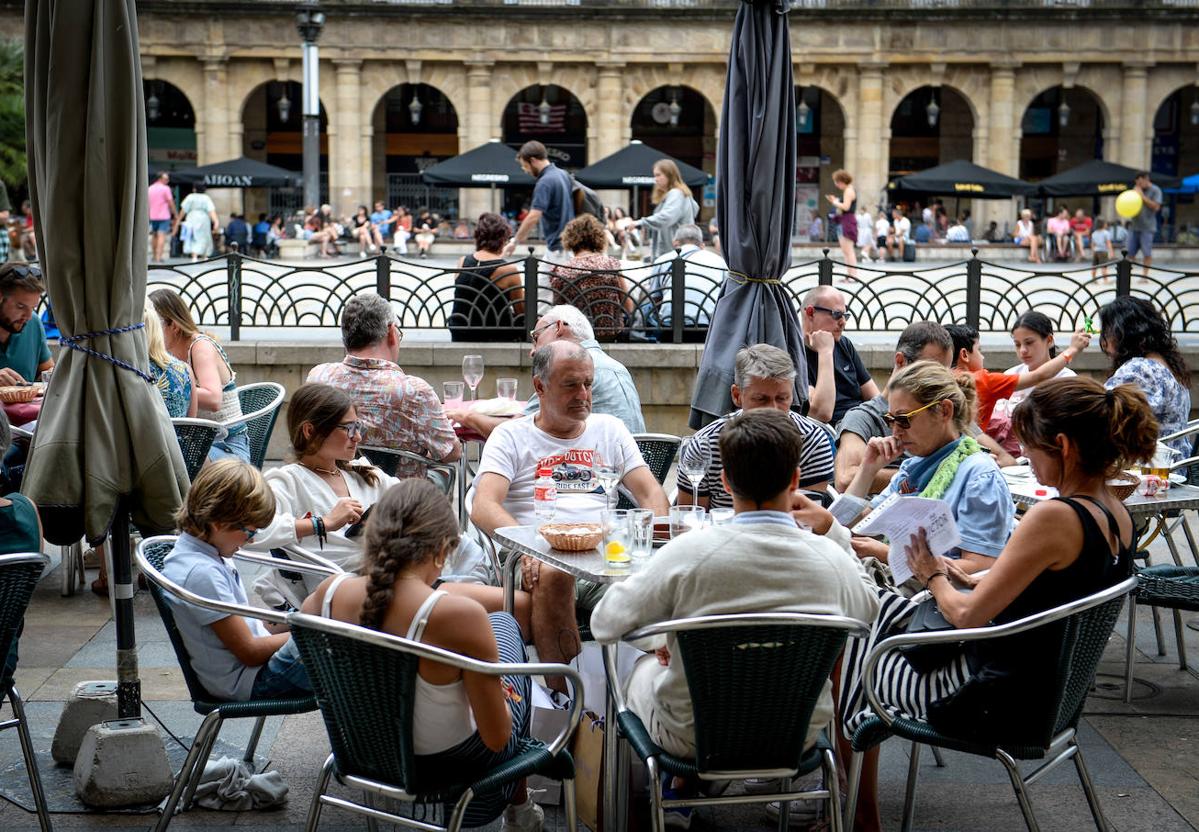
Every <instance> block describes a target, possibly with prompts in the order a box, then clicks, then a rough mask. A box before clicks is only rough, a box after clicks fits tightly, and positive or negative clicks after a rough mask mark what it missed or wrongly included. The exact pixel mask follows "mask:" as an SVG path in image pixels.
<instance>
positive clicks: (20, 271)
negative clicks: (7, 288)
mask: <svg viewBox="0 0 1199 832" xmlns="http://www.w3.org/2000/svg"><path fill="white" fill-rule="evenodd" d="M2 271H4V272H7V273H8V274H15V275H16V276H17V277H35V278H37V279H38V280H41V277H42V270H41V269H39V268H38V267H37V266H18V265H16V264H13V263H9V264H7V265H5V266H4V268H3V270H2Z"/></svg>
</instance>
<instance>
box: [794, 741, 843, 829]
mask: <svg viewBox="0 0 1199 832" xmlns="http://www.w3.org/2000/svg"><path fill="white" fill-rule="evenodd" d="M838 780H839V778H838V776H837V758H836V757H834V756H833V752H832V751H826V752H824V782H825V788H827V789H828V818H829V832H841V830H842V829H844V828H845V821H844V819H843V818H842V817H841V784H840V783H839V782H838ZM784 832H786V830H784Z"/></svg>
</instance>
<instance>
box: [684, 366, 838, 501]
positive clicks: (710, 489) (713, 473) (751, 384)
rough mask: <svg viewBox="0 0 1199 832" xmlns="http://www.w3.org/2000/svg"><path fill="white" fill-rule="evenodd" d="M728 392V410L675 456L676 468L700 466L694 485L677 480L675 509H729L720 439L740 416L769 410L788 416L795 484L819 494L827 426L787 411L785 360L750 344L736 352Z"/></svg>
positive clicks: (829, 462) (789, 393)
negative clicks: (797, 444) (795, 454)
mask: <svg viewBox="0 0 1199 832" xmlns="http://www.w3.org/2000/svg"><path fill="white" fill-rule="evenodd" d="M733 378H734V381H733V386H732V389H731V391H730V392H731V394H732V398H733V404H734V405H736V406H737V408H738V409H737V410H735V411H734V412H732V413H730V414H728V415H726V416H722V417H721V418H719V419H717V420H716V421H714V422H712V423H711V424H709V425H707V426H706V427H704V428H702V429H700V430H698V431H696V432H695V433H694V434H692V435H691V437H690V438H689V439H688V440H687V441H686V442H684V443H683V447H682V450H681V451H680V452H679V470H680V471H682V470H684V469H685V468H687V467H688V466H689V465H691V464H694V465H695V466H697V467H699V466H700V464H701V463H703V465H705V466H706V469H705V471H704V476H703V478H702V479H701V480H700V481H699V483H698V484H693V483H691V482H689V481H688V478H687V477H685V476H680V477H679V496H678V502H679V505H691V504H698V505H701V506H705V507H707V508H732V505H733V498H732V496H731V495H730V494H729V493H728V491H727V490H726V489H725V487H724V483H723V481H722V480H721V477H720V475H721V472H722V471H723V470H724V466H723V465H722V464H721V460H720V436H721V434H722V433H723V432H724V429H725V427H726V426H727V425H728V424H729V422H730V421H731V420H733V419H734V418H736V417H737V416H738V415H739V414H740V413H742V412H744V411H749V410H756V409H758V408H760V407H770V408H773V409H775V410H780V411H783V412H784V413H787V414H788V415H789V416H790V417H791V421H792V422H794V423H795V427H796V428H798V429H799V433H800V436H801V438H802V440H803V451H802V452H801V453H800V457H799V469H800V476H799V486H800V488H808V489H815V490H820V489H823V488H824V487H825V486H826V485H828V484H829V483H830V482H831V481H832V479H833V437H832V434H831V433H830V432H829V429H828V427H826V426H825V425H823V424H821V423H820V422H817V421H816V420H815V419H811V418H809V417H807V416H803V415H801V414H799V413H796V412H795V411H793V410H792V409H791V405H792V402H793V399H794V395H795V364H794V363H792V361H791V356H789V355H787V353H785V352H784V351H783V350H780V349H779V348H778V347H772V346H770V345H769V344H755V345H754V346H752V347H745V348H743V349H742V350H740V351H739V352H738V353H737V362H736V367H735V371H734V376H733Z"/></svg>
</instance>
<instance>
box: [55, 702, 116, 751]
mask: <svg viewBox="0 0 1199 832" xmlns="http://www.w3.org/2000/svg"><path fill="white" fill-rule="evenodd" d="M116 718H117V683H116V682H80V683H79V684H77V685H75V689H74V690H72V691H71V695H70V697H69V698H68V699H67V703H66V704H65V705H63V708H62V716H61V717H59V718H58V728H56V729H55V731H54V742H53V743H52V744H51V746H50V755H51V756H52V757H53V758H54V762H56V763H60V764H62V765H68V766H69V765H74V764H75V760H76V758H77V757H78V756H79V748H80V746H82V745H83V738H84V736H86V735H87V729H89V728H91V727H92V726H93V725H97V724H99V723H101V722H107V721H108V720H111V719H116Z"/></svg>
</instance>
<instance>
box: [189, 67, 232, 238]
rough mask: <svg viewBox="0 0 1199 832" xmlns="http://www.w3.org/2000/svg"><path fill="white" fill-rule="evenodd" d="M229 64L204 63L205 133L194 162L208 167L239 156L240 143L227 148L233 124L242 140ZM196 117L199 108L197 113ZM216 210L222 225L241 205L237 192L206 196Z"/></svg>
mask: <svg viewBox="0 0 1199 832" xmlns="http://www.w3.org/2000/svg"><path fill="white" fill-rule="evenodd" d="M228 82H229V61H228V59H227V58H225V57H223V56H221V57H208V58H205V59H204V101H203V104H202V112H203V118H204V121H205V125H204V131H203V133H202V134H200V133H197V135H196V142H197V145H196V152H197V156H198V159H197V162H198V164H201V165H210V164H212V163H214V162H225V161H228V160H229V159H235V158H237V157H238V156H240V155H241V142H240V141H239V142H238V144H237V147H236V148H234V147H232V146H231V145H230V139H231V138H232V136H231V128H232V126H233V124H234V123H236V124H237V127H238V138H239V139H240V137H241V122H240V119H237V118H236V117H235V116H234V110H235V107H231V106H230V103H229V95H228V89H229V86H228ZM196 112H197V114H199V113H200V112H201V108H197V109H196ZM209 196H211V197H212V202H213V204H214V205H215V206H216V210H217V216H219V217H220V218H221V224H222V225H224V224H225V222H226V221H227V219H228V215H229V212H230V211H232V210H233V209H234V207H235V206H238V205H239V203H240V198H239V195H238V193H237V192H236V191H232V190H229V189H228V188H217V189H215V190H213V192H212V193H211V194H210V195H209Z"/></svg>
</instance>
